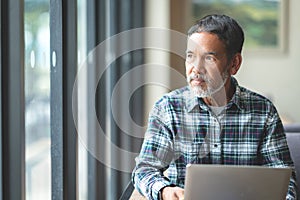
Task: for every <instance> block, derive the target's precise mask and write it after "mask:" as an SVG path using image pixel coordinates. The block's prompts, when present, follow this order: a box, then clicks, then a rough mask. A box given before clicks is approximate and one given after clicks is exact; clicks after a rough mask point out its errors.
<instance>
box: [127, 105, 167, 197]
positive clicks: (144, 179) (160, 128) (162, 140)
mask: <svg viewBox="0 0 300 200" xmlns="http://www.w3.org/2000/svg"><path fill="white" fill-rule="evenodd" d="M163 110H164V109H163V108H160V107H157V106H156V107H154V108H153V110H152V112H151V114H150V117H149V122H148V129H147V132H146V134H145V138H144V142H143V145H142V148H141V151H140V154H139V156H138V157H137V158H136V167H135V169H134V171H133V174H132V181H133V184H134V186H135V187H136V189H137V190H138V191H139V192H140V193H141V194H143V195H144V196H146V197H147V198H148V199H158V194H159V191H160V190H161V189H162V188H164V187H166V186H170V185H172V183H171V182H170V180H169V179H168V178H167V177H165V176H164V174H163V172H164V170H165V169H166V168H168V166H169V164H170V162H171V161H172V159H173V136H172V131H171V130H170V127H169V126H168V125H166V122H165V121H167V120H168V119H167V118H168V117H167V115H168V114H167V113H165V112H164V111H163ZM162 116H164V118H162Z"/></svg>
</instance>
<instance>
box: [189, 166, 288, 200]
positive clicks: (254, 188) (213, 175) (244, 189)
mask: <svg viewBox="0 0 300 200" xmlns="http://www.w3.org/2000/svg"><path fill="white" fill-rule="evenodd" d="M291 173H292V169H291V168H271V167H264V166H243V165H239V166H236V165H202V164H188V165H187V167H186V176H185V186H184V187H185V188H184V189H185V191H184V199H185V200H199V199H201V200H217V199H220V200H227V199H229V200H240V199H244V200H248V199H249V200H254V199H255V200H261V199H262V200H283V199H285V198H286V194H287V191H288V185H289V182H290V177H291Z"/></svg>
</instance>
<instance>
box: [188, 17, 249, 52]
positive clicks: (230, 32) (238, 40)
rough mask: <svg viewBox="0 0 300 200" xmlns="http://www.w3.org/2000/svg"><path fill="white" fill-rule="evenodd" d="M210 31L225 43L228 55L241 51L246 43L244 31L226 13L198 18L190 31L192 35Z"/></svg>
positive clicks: (189, 33)
mask: <svg viewBox="0 0 300 200" xmlns="http://www.w3.org/2000/svg"><path fill="white" fill-rule="evenodd" d="M201 32H208V33H213V34H216V35H217V36H218V37H219V39H220V40H222V41H223V42H224V44H225V47H226V50H227V56H228V57H229V58H232V56H233V55H234V54H236V53H241V52H242V48H243V43H244V31H243V29H242V28H241V26H240V25H239V24H238V23H237V21H236V20H234V19H233V18H231V17H229V16H226V15H217V14H214V15H207V16H205V17H203V18H202V19H200V20H198V21H197V22H196V23H195V24H194V25H193V26H192V27H191V28H190V29H189V31H188V36H189V37H190V36H191V35H192V34H193V33H201Z"/></svg>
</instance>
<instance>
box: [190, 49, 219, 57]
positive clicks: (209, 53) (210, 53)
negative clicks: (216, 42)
mask: <svg viewBox="0 0 300 200" xmlns="http://www.w3.org/2000/svg"><path fill="white" fill-rule="evenodd" d="M185 53H186V54H188V53H194V52H193V51H191V50H188V51H186V52H185ZM204 55H214V56H217V55H218V54H217V52H214V51H209V52H206V53H204Z"/></svg>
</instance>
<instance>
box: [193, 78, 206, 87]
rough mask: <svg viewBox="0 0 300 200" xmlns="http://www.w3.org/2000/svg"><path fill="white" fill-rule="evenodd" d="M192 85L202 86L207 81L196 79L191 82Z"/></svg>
mask: <svg viewBox="0 0 300 200" xmlns="http://www.w3.org/2000/svg"><path fill="white" fill-rule="evenodd" d="M191 83H192V84H193V85H195V86H197V85H201V84H204V83H205V80H203V79H201V78H195V79H192V80H191Z"/></svg>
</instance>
